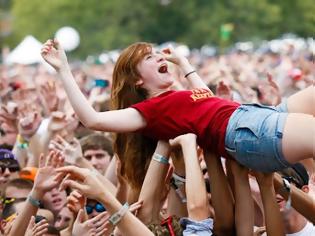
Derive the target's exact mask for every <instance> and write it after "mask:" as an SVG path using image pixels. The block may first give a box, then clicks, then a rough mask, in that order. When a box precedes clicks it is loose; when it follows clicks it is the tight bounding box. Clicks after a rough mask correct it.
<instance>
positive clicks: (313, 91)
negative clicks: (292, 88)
mask: <svg viewBox="0 0 315 236" xmlns="http://www.w3.org/2000/svg"><path fill="white" fill-rule="evenodd" d="M287 106H288V111H289V112H290V113H305V114H309V115H312V116H315V87H314V86H310V87H307V88H306V89H303V90H302V91H300V92H297V93H295V94H293V95H292V96H290V97H289V98H288V101H287Z"/></svg>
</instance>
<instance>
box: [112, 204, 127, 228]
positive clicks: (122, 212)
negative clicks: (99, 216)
mask: <svg viewBox="0 0 315 236" xmlns="http://www.w3.org/2000/svg"><path fill="white" fill-rule="evenodd" d="M128 209H129V204H128V202H126V203H125V204H124V205H123V206H122V208H120V210H119V211H117V212H116V213H114V214H113V215H111V217H109V219H108V221H109V222H110V223H112V225H114V226H116V225H117V224H118V223H119V222H120V220H121V218H122V217H123V216H124V215H125V214H126V213H127V211H128Z"/></svg>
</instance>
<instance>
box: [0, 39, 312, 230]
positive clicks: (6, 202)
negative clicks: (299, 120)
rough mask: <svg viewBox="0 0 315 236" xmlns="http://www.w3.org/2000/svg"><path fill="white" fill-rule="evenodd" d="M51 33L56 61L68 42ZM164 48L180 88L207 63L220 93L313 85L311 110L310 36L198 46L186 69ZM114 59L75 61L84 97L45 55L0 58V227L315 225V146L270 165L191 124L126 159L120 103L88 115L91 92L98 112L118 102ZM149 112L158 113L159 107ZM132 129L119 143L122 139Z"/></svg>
mask: <svg viewBox="0 0 315 236" xmlns="http://www.w3.org/2000/svg"><path fill="white" fill-rule="evenodd" d="M45 45H46V46H44V48H43V51H42V54H43V55H44V57H45V55H46V58H45V60H46V61H48V63H49V64H51V65H52V66H53V67H55V68H57V69H56V70H57V71H58V66H60V67H61V65H58V63H59V61H57V60H56V58H57V59H58V57H59V58H61V59H63V60H64V61H63V63H65V62H66V59H64V58H62V57H63V55H61V56H60V55H58V54H56V55H52V57H51V58H48V57H47V55H49V53H50V50H53V49H54V50H56V49H57V50H56V52H60V50H59V49H58V46H56V45H54V43H53V42H48V43H46V44H45ZM167 50H169V51H164V53H162V54H158V55H162V56H161V59H160V58H159V59H157V61H158V62H159V63H160V62H161V63H162V64H161V63H160V64H161V65H160V66H159V67H158V70H159V72H160V73H162V72H163V73H165V70H166V72H167V73H170V74H171V75H172V77H173V79H174V83H173V84H172V90H175V89H176V90H179V91H184V90H186V89H191V87H190V86H191V85H190V84H189V80H188V79H187V78H188V77H190V76H194V75H192V74H199V75H200V77H201V78H202V81H203V83H204V84H205V85H207V87H208V88H210V90H211V91H212V92H213V93H214V94H216V96H217V97H219V98H222V99H224V100H233V101H235V104H238V103H257V104H260V105H259V106H262V107H263V106H271V107H272V108H274V109H276V107H279V106H280V105H281V104H286V101H287V99H288V97H289V96H290V95H292V94H294V93H295V92H299V91H302V90H304V89H309V90H310V91H311V93H312V95H313V105H312V106H313V108H312V109H313V114H315V112H314V110H315V91H314V81H315V66H314V55H313V54H312V52H311V50H310V49H309V48H296V47H295V46H294V45H293V44H289V43H288V44H286V45H284V47H283V48H282V50H280V51H278V52H272V51H268V50H267V51H265V52H258V51H250V52H243V51H241V50H234V51H232V52H230V53H227V54H223V55H217V56H214V55H213V56H207V55H203V54H201V53H200V52H191V53H190V55H188V60H189V61H190V63H191V65H192V67H191V68H193V70H188V71H185V70H181V69H180V68H179V67H178V66H177V64H176V61H175V63H174V60H175V59H178V58H179V57H180V56H178V55H176V53H174V52H173V51H172V50H174V49H172V48H171V49H167ZM175 51H176V50H175ZM165 53H166V54H165ZM172 53H173V54H175V57H174V58H175V59H174V58H171V59H169V60H167V62H166V60H164V59H163V57H167V55H168V54H172ZM54 56H55V57H54ZM154 56H155V54H154V55H153V57H154ZM145 58H147V57H145ZM146 60H150V58H147V59H146ZM159 60H160V61H159ZM172 60H173V61H172ZM164 61H165V62H164ZM115 63H116V61H115V62H114V61H111V60H108V61H107V62H106V63H104V64H100V63H88V62H74V63H70V68H71V71H72V74H73V77H74V79H75V82H76V84H77V86H78V87H79V89H80V91H81V92H82V94H83V95H84V97H85V98H86V102H87V103H80V102H78V103H75V102H73V101H74V100H75V99H76V98H77V97H79V96H81V95H78V94H76V93H73V92H72V91H71V89H69V88H70V87H73V86H76V85H75V84H72V82H71V80H66V79H64V78H67V76H69V75H68V74H67V72H64V74H62V72H60V71H59V73H55V72H52V71H51V70H50V68H48V67H47V65H45V64H36V65H16V64H15V65H6V64H2V65H0V72H1V80H0V101H1V110H0V125H1V129H0V131H1V136H0V148H1V149H0V167H1V170H0V171H1V172H0V193H1V202H0V215H1V226H0V229H1V235H12V236H19V235H28V236H41V235H46V236H47V235H130V236H132V235H137V236H141V235H240V236H246V235H277V236H278V235H294V236H298V235H308V236H309V235H315V226H314V223H315V162H314V159H313V158H314V157H315V151H314V150H313V158H312V157H311V156H309V159H305V160H302V161H300V162H299V163H296V164H292V165H290V166H289V167H286V168H282V169H281V170H280V169H279V170H277V171H274V172H271V173H270V172H268V173H262V172H259V169H251V168H249V167H248V166H244V165H241V164H239V163H238V162H236V161H235V160H234V159H233V158H223V157H220V156H218V155H217V154H213V153H211V152H208V150H205V149H203V148H202V147H200V145H199V142H200V139H199V137H198V135H197V134H194V133H187V134H181V135H179V136H178V137H173V138H172V139H170V140H155V143H154V145H155V146H154V152H153V153H150V154H151V155H152V159H146V160H143V159H140V156H141V155H142V154H143V153H142V154H141V150H143V152H146V150H145V148H143V149H141V146H142V147H143V146H145V145H151V143H150V142H151V139H147V140H144V141H143V140H142V142H141V143H139V144H138V145H139V147H140V148H139V150H140V151H139V150H138V152H135V153H133V154H132V155H135V156H139V160H136V159H135V160H133V161H129V162H127V161H126V160H127V159H128V158H129V157H126V156H127V155H131V154H130V153H129V152H127V151H126V150H127V149H126V146H128V145H129V143H128V141H126V140H127V138H126V137H124V136H119V134H118V135H117V134H116V135H114V134H113V133H115V132H116V130H120V129H122V130H123V129H124V128H125V127H127V128H125V130H127V129H128V127H129V126H127V125H125V124H124V123H121V122H120V121H121V120H120V117H119V115H117V118H115V116H113V117H112V119H111V120H108V121H107V120H106V119H105V120H104V121H96V122H95V123H96V124H98V123H99V122H104V124H105V123H106V122H108V123H109V124H110V125H111V126H108V127H110V128H107V127H105V125H104V126H102V127H101V126H97V125H87V124H88V122H87V120H88V119H89V118H90V117H89V115H88V114H89V111H90V110H89V109H88V108H86V107H87V104H88V105H89V106H90V107H91V108H93V110H94V111H96V112H97V113H98V114H104V113H106V111H109V110H112V109H113V108H117V99H115V94H116V93H119V92H117V90H113V89H112V86H113V83H117V82H115V81H113V73H115V69H114V67H115V65H116V67H115V68H116V73H117V70H118V69H117V68H119V65H117V63H116V64H115ZM189 68H190V67H189ZM196 72H197V73H196ZM130 73H131V72H130ZM148 73H150V72H148ZM60 77H63V79H60ZM143 80H144V79H143ZM196 81H197V80H196ZM67 83H68V84H67ZM142 83H146V81H145V80H144V82H141V83H139V84H137V86H142ZM197 87H198V86H197ZM193 88H196V87H193ZM212 92H211V94H210V95H208V93H207V94H206V95H205V94H204V93H203V91H201V92H200V91H199V92H196V93H195V94H194V96H196V100H197V99H200V98H204V96H212ZM125 93H126V94H127V96H128V91H125ZM113 94H114V95H113ZM116 95H117V94H116ZM117 96H118V95H117ZM159 96H160V95H159ZM200 96H201V97H200ZM160 97H161V96H160ZM82 99H83V98H82ZM78 101H79V100H78ZM220 101H221V100H220ZM115 103H116V104H115ZM118 104H119V102H118ZM133 104H134V103H130V104H129V105H128V107H129V106H131V105H133ZM279 104H280V105H279ZM80 106H81V107H85V108H86V109H87V115H86V116H82V114H80ZM178 106H180V104H178ZM136 109H137V110H140V111H142V110H141V109H142V108H141V107H140V108H138V107H136ZM178 109H179V111H180V108H178ZM78 110H79V112H78ZM133 110H134V109H133ZM149 112H150V111H149ZM152 113H154V114H153V115H152V116H153V118H152V119H155V121H157V122H158V121H159V116H160V115H161V113H158V112H152ZM187 113H188V116H191V117H194V115H195V114H193V113H192V112H191V111H189V109H187ZM92 115H94V113H90V116H92ZM173 115H174V116H176V115H177V111H174V114H173ZM133 117H135V116H134V115H133V114H132V113H130V117H129V119H130V120H126V123H128V122H130V124H133V123H135V122H134V119H132V118H133ZM313 118H314V115H313ZM126 119H128V117H126ZM197 122H198V121H197ZM200 122H201V121H200ZM247 122H248V123H250V122H251V120H248V121H247ZM99 127H101V128H99ZM116 127H117V128H116ZM142 128H143V127H142ZM314 129H315V127H314ZM314 129H313V138H314V140H315V130H314ZM111 131H112V132H111ZM127 131H133V130H127ZM144 132H149V131H146V130H145V131H144ZM301 132H302V131H301ZM118 133H119V132H118ZM135 135H137V134H135ZM209 136H210V135H209ZM300 136H303V133H301V134H300ZM117 137H118V138H120V139H118V138H117ZM134 137H136V136H134ZM124 138H125V139H126V140H125V141H121V142H120V145H124V147H123V148H122V147H120V146H119V142H118V144H117V139H118V140H124ZM210 138H211V137H209V139H210ZM301 139H302V137H301ZM313 143H314V141H313ZM130 145H131V144H130ZM314 145H315V143H314ZM145 154H147V153H145ZM124 155H125V156H124ZM143 155H144V154H143ZM130 162H131V163H133V165H132V164H129V163H130ZM143 173H144V174H143Z"/></svg>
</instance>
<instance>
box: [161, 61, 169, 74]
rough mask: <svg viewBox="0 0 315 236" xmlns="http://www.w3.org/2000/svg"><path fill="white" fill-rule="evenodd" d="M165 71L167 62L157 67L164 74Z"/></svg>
mask: <svg viewBox="0 0 315 236" xmlns="http://www.w3.org/2000/svg"><path fill="white" fill-rule="evenodd" d="M167 72H168V70H167V64H166V63H163V64H161V65H160V67H159V73H162V74H165V73H167Z"/></svg>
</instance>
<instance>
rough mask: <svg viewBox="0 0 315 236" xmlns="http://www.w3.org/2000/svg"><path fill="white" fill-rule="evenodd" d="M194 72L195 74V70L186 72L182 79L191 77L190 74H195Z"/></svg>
mask: <svg viewBox="0 0 315 236" xmlns="http://www.w3.org/2000/svg"><path fill="white" fill-rule="evenodd" d="M195 72H196V71H195V70H193V71H190V72H188V73H187V74H186V75H185V76H184V77H185V78H187V77H188V76H189V75H191V74H192V73H195Z"/></svg>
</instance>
